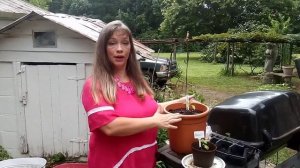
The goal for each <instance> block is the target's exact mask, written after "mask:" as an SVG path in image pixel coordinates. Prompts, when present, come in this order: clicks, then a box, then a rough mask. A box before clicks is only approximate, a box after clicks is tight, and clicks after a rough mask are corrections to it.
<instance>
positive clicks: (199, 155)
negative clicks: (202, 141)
mask: <svg viewBox="0 0 300 168" xmlns="http://www.w3.org/2000/svg"><path fill="white" fill-rule="evenodd" d="M191 146H192V154H193V161H194V165H195V166H198V167H204V168H207V167H211V166H212V164H213V162H214V159H215V153H216V149H217V146H216V145H215V144H213V143H211V142H208V146H209V150H203V149H201V148H200V147H199V142H194V143H193V144H192V145H191Z"/></svg>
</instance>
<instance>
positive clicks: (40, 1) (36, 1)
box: [27, 0, 51, 10]
mask: <svg viewBox="0 0 300 168" xmlns="http://www.w3.org/2000/svg"><path fill="white" fill-rule="evenodd" d="M27 1H28V2H29V3H31V4H33V5H35V6H38V7H40V8H43V9H46V10H47V9H48V6H49V4H50V3H51V0H27Z"/></svg>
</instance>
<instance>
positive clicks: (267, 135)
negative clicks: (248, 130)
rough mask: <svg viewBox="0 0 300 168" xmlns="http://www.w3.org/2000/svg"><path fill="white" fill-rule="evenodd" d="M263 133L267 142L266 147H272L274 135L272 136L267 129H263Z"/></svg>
mask: <svg viewBox="0 0 300 168" xmlns="http://www.w3.org/2000/svg"><path fill="white" fill-rule="evenodd" d="M262 134H263V141H264V143H265V147H266V148H269V147H271V146H272V136H271V134H270V133H269V132H268V131H267V130H266V129H263V130H262Z"/></svg>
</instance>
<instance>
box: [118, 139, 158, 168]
mask: <svg viewBox="0 0 300 168" xmlns="http://www.w3.org/2000/svg"><path fill="white" fill-rule="evenodd" d="M156 144H157V141H154V142H153V143H152V144H146V145H143V146H139V147H134V148H131V149H130V150H129V151H128V152H127V153H126V154H125V155H124V156H123V157H122V159H121V160H120V161H119V162H118V163H117V164H116V165H115V166H114V168H118V167H120V166H121V164H122V163H123V162H124V160H125V159H126V158H127V157H128V156H129V155H130V154H132V153H133V152H136V151H140V150H143V149H146V148H149V147H152V146H154V145H156Z"/></svg>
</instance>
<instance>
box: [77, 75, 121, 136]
mask: <svg viewBox="0 0 300 168" xmlns="http://www.w3.org/2000/svg"><path fill="white" fill-rule="evenodd" d="M91 86H92V79H91V78H89V79H87V80H86V81H85V84H84V86H83V89H82V96H81V100H82V104H83V107H84V109H85V111H86V113H87V116H88V124H89V128H90V131H91V132H93V131H96V130H97V129H98V128H101V127H102V126H104V125H107V124H108V123H110V122H111V121H113V120H114V119H115V118H116V117H118V115H117V114H116V113H115V109H114V106H113V105H111V104H109V103H107V102H106V101H105V100H104V99H102V98H101V99H100V101H99V103H96V102H95V101H94V99H93V96H92V92H91Z"/></svg>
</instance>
